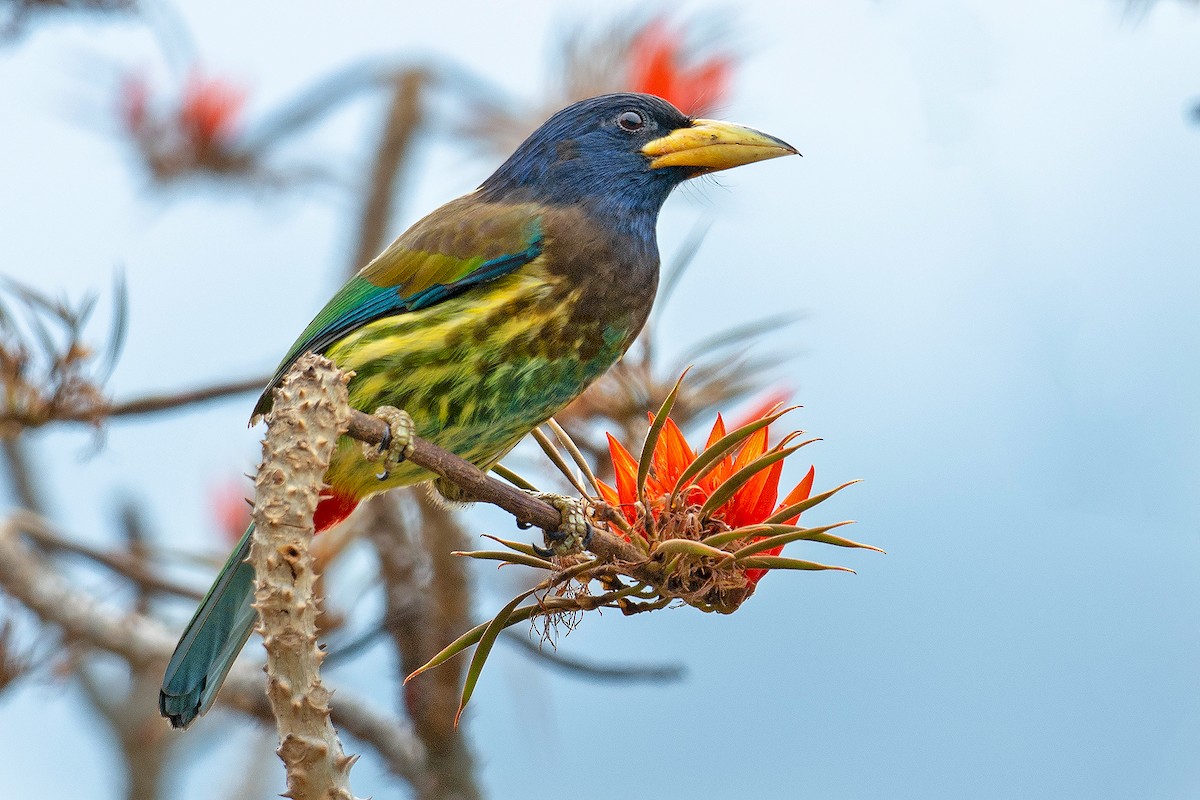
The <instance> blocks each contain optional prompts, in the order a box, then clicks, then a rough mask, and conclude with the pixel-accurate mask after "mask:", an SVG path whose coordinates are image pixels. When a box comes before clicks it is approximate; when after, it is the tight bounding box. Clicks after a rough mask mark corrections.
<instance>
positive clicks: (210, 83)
mask: <svg viewBox="0 0 1200 800" xmlns="http://www.w3.org/2000/svg"><path fill="white" fill-rule="evenodd" d="M245 102H246V92H245V90H243V89H242V88H240V87H238V86H235V85H234V84H233V83H231V82H229V81H226V80H224V79H221V78H213V77H205V76H204V75H203V74H201V73H199V72H193V73H192V74H191V75H190V76H189V77H188V82H187V85H186V86H185V87H184V90H183V97H182V99H181V101H180V106H179V117H178V118H179V127H180V129H181V130H182V131H183V132H184V135H185V136H187V137H188V139H189V140H190V141H191V142H192V143H193V144H194V145H195V147H196V148H197V149H200V150H203V149H208V148H212V147H214V146H217V147H223V146H226V145H228V144H229V143H230V142H231V141H232V139H233V138H234V134H235V133H236V131H237V126H238V123H239V122H240V116H241V112H242V107H243V106H244V105H245Z"/></svg>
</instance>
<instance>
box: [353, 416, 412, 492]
mask: <svg viewBox="0 0 1200 800" xmlns="http://www.w3.org/2000/svg"><path fill="white" fill-rule="evenodd" d="M375 416H377V417H379V418H380V419H381V420H383V421H384V422H386V423H387V430H386V431H384V433H383V440H382V441H381V442H380V443H379V445H378V446H375V445H369V444H364V445H363V457H364V458H366V459H367V461H378V460H379V459H381V458H382V459H383V471H382V472H380V473H379V474H378V475H376V476H375V477H376V478H378V479H379V480H381V481H382V480H387V477H388V475H390V474H391V471H392V470H393V469H395V468H396V465H398V464H399V463H400V462H402V461H404V459H406V458H408V457H409V456H410V455H412V451H413V443H412V440H413V437H414V436H416V435H417V426H416V424H415V423H414V422H413V418H412V417H410V416H409V415H408V412H407V411H401V410H400V409H398V408H396V407H394V406H380V407H379V408H377V409H375Z"/></svg>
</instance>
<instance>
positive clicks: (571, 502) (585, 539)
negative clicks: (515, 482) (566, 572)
mask: <svg viewBox="0 0 1200 800" xmlns="http://www.w3.org/2000/svg"><path fill="white" fill-rule="evenodd" d="M530 494H531V495H532V496H534V497H536V498H537V499H539V500H544V501H545V502H547V503H549V504H550V505H552V506H554V507H555V508H557V509H558V513H559V514H561V515H562V522H561V523H560V524H559V528H558V530H556V531H543V533H544V534H545V535H546V546H545V547H539V546H538V545H536V544H535V545H534V546H533V549H534V551H535V552H536V553H537V554H538V555H540V556H541V557H542V558H549V557H550V556H566V555H570V554H572V553H578V552H581V551H583V550H586V549H587V548H588V545H589V544H591V542H592V526H591V523H589V522H588V518H587V514H585V513H584V511H583V506H582V504H581V503H580V502H579V501H578V500H576V499H575V498H574V497H566V496H564V495H561V494H550V493H548V492H530Z"/></svg>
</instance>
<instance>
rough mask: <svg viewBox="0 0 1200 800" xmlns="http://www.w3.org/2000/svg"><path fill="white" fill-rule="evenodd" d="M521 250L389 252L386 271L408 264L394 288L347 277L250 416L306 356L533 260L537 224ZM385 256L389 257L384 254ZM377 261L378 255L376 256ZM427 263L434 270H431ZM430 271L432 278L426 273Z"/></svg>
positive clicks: (264, 407) (538, 240)
mask: <svg viewBox="0 0 1200 800" xmlns="http://www.w3.org/2000/svg"><path fill="white" fill-rule="evenodd" d="M530 228H531V231H530V235H529V237H528V239H527V241H526V247H525V249H524V250H521V251H519V252H516V253H507V254H504V255H501V256H497V257H495V258H489V259H486V260H484V259H480V258H473V259H459V258H452V257H448V256H444V255H440V254H434V253H422V252H419V251H408V252H407V253H401V254H395V253H393V254H390V255H391V256H392V257H393V260H392V261H391V262H390V263H389V268H390V269H391V270H392V271H395V269H396V266H395V262H394V259H396V258H401V259H403V261H406V262H408V263H406V264H403V266H404V267H408V269H406V270H403V272H404V273H405V275H404V278H405V279H404V280H401V281H400V282H399V285H392V286H377V285H376V284H374V283H372V282H371V281H370V280H368V279H367V278H365V277H363V275H364V274H368V275H369V274H371V273H372V270H371V268H370V267H368V268H367V270H364V273H360V274H359V275H356V276H354V277H353V278H351V279H350V280H349V281H348V282H347V283H346V285H345V286H343V287H342V288H341V289H340V290H339V291H338V293H337V294H335V295H334V296H333V298H332V299H331V300H330V301H329V302H328V303H327V304H326V305H325V308H323V309H322V310H321V312H320V313H319V314H317V316H316V318H315V319H313V321H312V322H311V323H309V326H308V327H307V328H306V329H305V330H304V333H302V334H300V338H299V339H298V340H297V341H296V343H295V344H294V345H292V349H291V350H290V351H288V354H287V356H285V357H284V359H283V361H282V362H281V363H280V365H279V368H278V369H276V370H275V375H274V376H272V378H271V383H270V384H269V385H268V386H267V389H266V391H264V392H263V394H262V396H261V397H259V399H258V403H257V404H256V405H255V407H254V414H255V415H258V414H265V413H266V412H267V411H268V410H269V409H270V407H271V389H273V388H274V387H275V386H277V385H278V383H279V381H280V380H282V379H283V376H284V374H285V373H286V372H287V371H288V370H289V369H291V367H292V364H294V363H295V362H296V359H298V358H299V357H300V356H302V355H303V354H305V353H324V352H325V351H326V350H328V348H329V347H330V346H331V345H333V344H334V343H335V342H337V341H338V340H339V339H341V338H342V337H343V336H345V335H346V334H348V333H350V332H352V331H355V330H357V329H359V328H361V327H362V326H363V325H366V324H368V323H370V322H374V321H375V320H377V319H381V318H383V317H390V316H395V315H397V314H404V313H408V312H411V311H419V310H421V309H423V308H429V307H430V306H434V305H437V304H438V303H441V302H443V301H444V300H447V299H449V298H451V297H454V296H456V295H459V294H462V293H463V292H465V291H467V290H468V289H470V288H472V287H473V286H478V285H480V284H482V283H487V282H488V281H492V280H495V279H496V278H499V277H501V276H503V275H507V274H508V273H510V272H512V271H513V270H515V269H518V268H519V267H521V266H524V265H525V264H528V263H529V262H531V261H533V260H534V259H536V258H537V257H538V256H540V255H541V254H542V248H543V243H544V238H543V236H542V232H541V228H540V226H538V225H537V224H533V225H531V226H530ZM385 255H389V254H385ZM381 258H382V256H381ZM431 264H433V265H434V266H433V268H432V269H431V266H430V265H431ZM431 273H432V274H431Z"/></svg>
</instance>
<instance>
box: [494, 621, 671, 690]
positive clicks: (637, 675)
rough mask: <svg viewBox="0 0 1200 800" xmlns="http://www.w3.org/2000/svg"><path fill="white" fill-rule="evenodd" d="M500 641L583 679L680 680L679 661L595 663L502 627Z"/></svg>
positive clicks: (655, 681) (622, 681) (624, 680)
mask: <svg viewBox="0 0 1200 800" xmlns="http://www.w3.org/2000/svg"><path fill="white" fill-rule="evenodd" d="M504 641H506V642H510V643H512V644H515V645H516V646H517V647H519V648H520V649H521V650H523V651H525V652H526V653H528V654H529V655H531V656H533V657H534V658H536V659H537V660H538V661H539V662H540V663H542V664H545V665H546V666H550V667H554V668H556V669H559V670H562V671H563V672H567V673H570V674H572V675H575V676H576V677H579V678H584V679H587V680H597V681H616V682H620V683H633V682H634V681H644V682H647V683H670V682H673V681H679V680H683V676H684V672H685V670H684V668H683V666H682V665H680V664H599V663H596V662H594V661H588V660H586V659H582V658H578V657H576V656H569V655H565V654H563V653H560V652H558V650H556V649H554V648H551V647H546V645H545V642H534V641H531V640H530V638H529V636H527V635H525V634H522V633H518V632H516V631H512V630H506V631H504Z"/></svg>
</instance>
